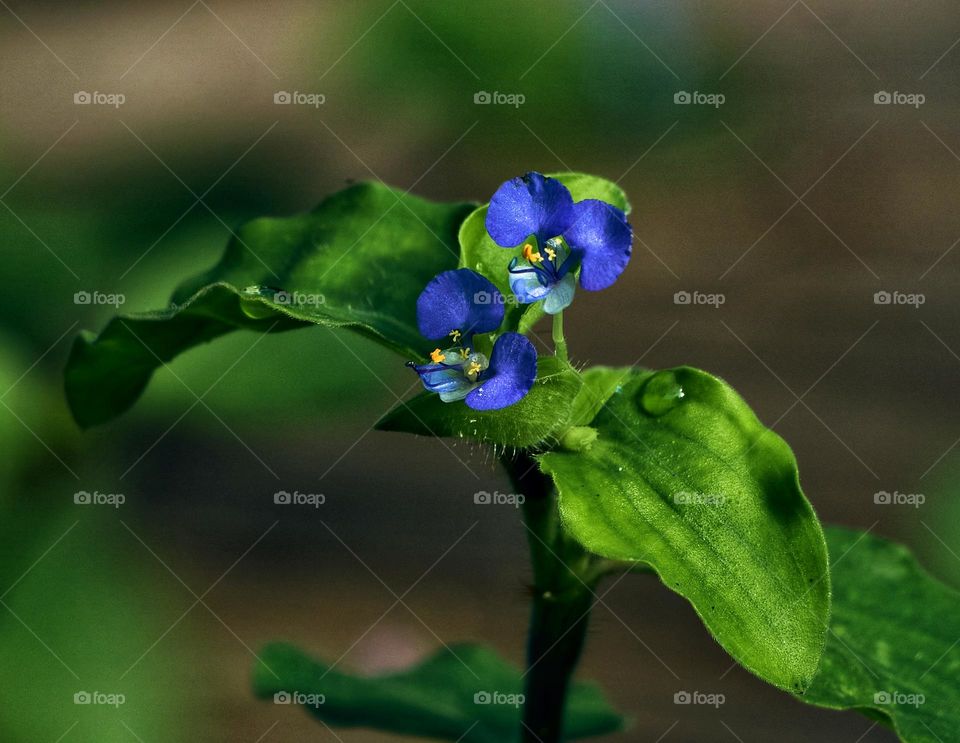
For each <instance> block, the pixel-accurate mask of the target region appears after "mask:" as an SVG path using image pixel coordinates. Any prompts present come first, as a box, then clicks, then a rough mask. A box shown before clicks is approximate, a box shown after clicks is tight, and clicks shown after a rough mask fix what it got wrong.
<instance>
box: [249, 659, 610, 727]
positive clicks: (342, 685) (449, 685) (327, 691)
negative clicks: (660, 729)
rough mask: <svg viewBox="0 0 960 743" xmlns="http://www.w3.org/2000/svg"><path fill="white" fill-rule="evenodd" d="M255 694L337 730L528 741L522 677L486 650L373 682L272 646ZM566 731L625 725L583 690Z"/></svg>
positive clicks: (576, 691)
mask: <svg viewBox="0 0 960 743" xmlns="http://www.w3.org/2000/svg"><path fill="white" fill-rule="evenodd" d="M254 688H255V689H256V692H257V694H258V695H259V696H261V697H263V698H266V699H274V700H278V701H280V702H281V703H294V702H297V701H299V702H300V703H302V704H304V706H305V707H306V709H307V711H308V712H310V713H311V714H313V715H316V716H317V717H318V718H320V719H321V720H323V721H324V722H326V723H328V724H330V725H337V726H341V727H371V728H376V729H378V730H384V731H387V732H391V733H399V734H402V735H415V736H422V737H425V738H439V739H442V740H451V741H461V743H515V742H517V741H519V740H520V737H519V733H520V730H521V726H520V703H521V699H520V697H518V695H522V693H523V681H522V679H521V677H520V671H518V670H517V669H516V668H514V667H513V666H510V665H508V664H507V663H505V662H504V661H503V660H501V659H500V658H499V657H498V656H497V655H496V654H495V653H494V652H493V651H492V650H489V649H487V648H484V647H481V646H479V645H454V646H452V647H450V648H449V649H442V650H440V651H439V652H438V653H437V654H436V655H434V656H432V657H431V658H428V659H427V660H426V661H424V662H423V663H421V664H419V665H417V666H415V667H413V668H411V669H409V670H407V671H402V672H400V673H392V674H388V675H385V676H375V677H366V678H364V677H361V676H354V675H351V674H348V673H344V672H343V671H340V670H337V669H336V668H331V667H330V666H327V665H325V664H323V663H318V662H317V661H314V660H311V659H310V658H309V657H307V656H306V655H304V654H303V653H302V652H301V651H299V650H297V649H296V648H294V647H291V646H290V645H282V644H276V645H270V646H269V647H267V648H265V649H264V651H263V652H262V653H261V662H260V663H258V664H257V668H256V673H255V674H254ZM276 694H279V695H280V696H279V697H274V695H276ZM494 695H496V696H494ZM321 700H322V701H321ZM565 727H566V730H567V737H568V738H569V739H570V740H574V739H579V738H587V737H590V736H594V735H604V734H606V733H612V732H615V731H616V730H619V729H620V728H622V727H623V718H621V717H620V715H618V714H617V713H616V712H614V711H613V709H611V707H610V705H609V704H607V702H606V700H605V699H604V698H603V695H602V694H601V693H600V691H599V690H598V689H597V688H596V687H595V686H593V685H591V684H583V683H578V684H574V686H573V688H572V689H571V691H570V698H569V702H568V705H567V710H566V722H565Z"/></svg>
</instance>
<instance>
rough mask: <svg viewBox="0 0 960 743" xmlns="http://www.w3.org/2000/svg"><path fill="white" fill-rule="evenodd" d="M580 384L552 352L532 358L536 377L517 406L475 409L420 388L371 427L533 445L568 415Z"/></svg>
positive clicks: (554, 430)
mask: <svg viewBox="0 0 960 743" xmlns="http://www.w3.org/2000/svg"><path fill="white" fill-rule="evenodd" d="M579 389H580V378H579V377H578V375H577V374H576V372H574V371H573V370H572V369H571V368H570V367H569V366H567V365H566V364H563V363H561V362H559V361H557V359H555V358H554V357H552V356H546V357H541V358H540V359H539V360H538V362H537V381H536V382H534V385H533V389H531V390H530V392H529V394H527V396H526V397H524V398H523V399H522V400H521V401H520V402H518V403H517V404H516V405H511V406H510V407H508V408H503V409H502V410H490V411H478V410H471V409H470V408H468V407H467V406H466V405H449V404H447V403H444V402H441V401H440V398H439V397H437V396H436V395H433V394H430V393H422V394H420V395H418V396H417V397H415V398H413V399H412V400H409V401H408V402H405V403H401V404H399V405H397V406H396V407H395V408H394V409H393V410H391V411H390V412H389V413H387V414H386V415H385V416H384V417H383V418H381V419H380V420H379V421H378V422H377V424H376V428H377V429H378V430H381V431H401V432H404V433H415V434H419V435H421V436H449V437H454V438H468V439H473V440H476V441H484V442H487V443H491V444H499V445H502V446H509V447H514V448H518V449H519V448H527V447H536V446H539V445H541V444H543V443H545V442H547V441H548V440H549V439H550V438H551V437H553V436H555V435H556V434H557V433H558V432H559V430H560V429H561V428H562V427H563V426H564V424H565V423H566V421H567V419H568V417H569V415H570V404H571V402H572V401H573V399H574V397H575V396H576V394H577V391H578V390H579Z"/></svg>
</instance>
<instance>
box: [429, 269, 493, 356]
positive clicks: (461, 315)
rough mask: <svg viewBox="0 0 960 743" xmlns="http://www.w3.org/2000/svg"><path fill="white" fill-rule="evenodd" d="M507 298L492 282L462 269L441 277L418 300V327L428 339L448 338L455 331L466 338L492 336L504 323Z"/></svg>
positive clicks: (444, 273)
mask: <svg viewBox="0 0 960 743" xmlns="http://www.w3.org/2000/svg"><path fill="white" fill-rule="evenodd" d="M503 310H504V308H503V295H502V294H500V291H499V290H498V289H497V287H495V286H494V285H493V284H492V283H490V281H488V280H487V279H485V278H484V277H483V276H481V275H480V274H478V273H477V272H476V271H471V270H470V269H469V268H458V269H457V270H455V271H444V272H443V273H441V274H437V275H436V276H435V277H434V278H433V280H432V281H431V282H430V283H429V284H427V287H426V289H424V290H423V292H421V294H420V297H419V298H418V299H417V325H419V326H420V333H421V335H423V337H424V338H428V339H430V340H438V339H440V338H445V337H446V336H448V335H449V334H450V331H452V330H459V331H460V332H461V333H463V334H464V335H465V336H469V335H470V334H471V333H489V332H490V331H492V330H496V329H497V328H499V327H500V323H502V322H503Z"/></svg>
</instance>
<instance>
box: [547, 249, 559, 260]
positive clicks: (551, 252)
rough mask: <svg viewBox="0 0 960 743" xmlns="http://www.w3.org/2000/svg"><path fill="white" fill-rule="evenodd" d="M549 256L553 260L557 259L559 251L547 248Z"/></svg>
mask: <svg viewBox="0 0 960 743" xmlns="http://www.w3.org/2000/svg"><path fill="white" fill-rule="evenodd" d="M547 258H549V259H550V260H552V261H553V260H556V259H557V251H556V250H554V249H553V248H547Z"/></svg>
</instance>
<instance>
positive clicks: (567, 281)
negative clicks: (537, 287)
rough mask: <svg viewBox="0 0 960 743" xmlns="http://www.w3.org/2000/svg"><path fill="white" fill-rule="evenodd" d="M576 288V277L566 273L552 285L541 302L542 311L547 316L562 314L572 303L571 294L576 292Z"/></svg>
mask: <svg viewBox="0 0 960 743" xmlns="http://www.w3.org/2000/svg"><path fill="white" fill-rule="evenodd" d="M576 288H577V277H576V275H574V274H572V273H568V274H567V275H566V276H564V277H563V278H562V279H560V281H558V282H557V283H556V284H554V285H553V288H552V289H551V290H550V293H549V294H548V295H547V298H546V299H545V300H544V302H543V311H544V312H546V313H547V314H548V315H556V314H557V313H558V312H563V311H564V310H565V309H566V308H567V307H569V306H570V303H571V302H572V301H573V293H574V291H576Z"/></svg>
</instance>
